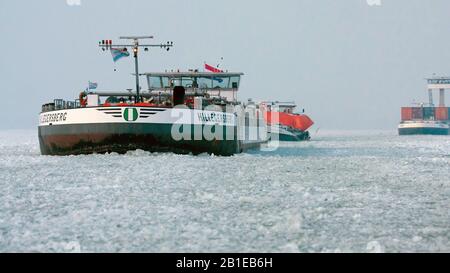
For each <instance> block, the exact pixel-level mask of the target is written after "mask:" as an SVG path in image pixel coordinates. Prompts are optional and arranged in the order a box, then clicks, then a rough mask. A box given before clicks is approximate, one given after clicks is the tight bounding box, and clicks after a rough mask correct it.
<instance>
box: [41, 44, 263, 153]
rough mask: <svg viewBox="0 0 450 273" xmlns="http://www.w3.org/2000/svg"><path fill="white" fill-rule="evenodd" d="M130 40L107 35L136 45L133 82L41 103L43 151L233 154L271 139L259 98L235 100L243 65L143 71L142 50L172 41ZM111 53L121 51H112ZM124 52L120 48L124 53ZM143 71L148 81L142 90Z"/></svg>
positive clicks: (119, 47)
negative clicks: (133, 85) (125, 86)
mask: <svg viewBox="0 0 450 273" xmlns="http://www.w3.org/2000/svg"><path fill="white" fill-rule="evenodd" d="M150 38H152V37H142V36H140V37H122V39H131V40H133V42H134V43H133V44H131V45H114V44H113V43H112V41H111V40H102V41H101V42H100V44H99V46H100V47H101V48H102V49H103V50H104V51H108V50H115V51H116V53H117V52H118V51H121V52H122V54H123V56H127V47H129V48H131V49H132V51H133V52H134V58H135V67H136V71H135V78H136V90H134V91H132V90H127V91H103V92H99V91H95V92H94V91H92V90H87V91H84V92H81V93H80V95H79V97H78V99H76V100H74V101H64V100H62V99H56V100H54V101H53V102H51V103H47V104H44V105H43V106H42V112H41V113H40V116H39V127H38V136H39V144H40V150H41V153H42V154H43V155H79V154H92V153H111V152H116V153H120V154H122V153H126V152H127V151H131V150H138V149H140V150H144V151H150V152H174V153H180V154H194V155H196V154H201V153H209V154H215V155H223V156H230V155H233V154H236V153H241V152H244V151H246V150H248V149H252V148H258V147H260V145H261V144H263V143H265V142H267V131H266V124H265V121H264V119H263V118H262V114H261V113H260V110H259V108H258V107H257V105H255V104H251V103H248V104H243V103H241V102H239V101H238V100H237V92H238V90H239V86H240V80H241V77H242V76H243V73H230V72H223V71H213V72H209V71H207V72H199V71H198V70H190V71H187V72H180V71H176V72H173V71H170V72H167V71H166V72H156V73H143V74H139V72H138V61H137V60H138V51H139V49H140V48H142V47H144V48H145V51H148V48H150V47H162V48H167V49H169V48H170V47H171V46H172V44H173V43H168V44H160V45H140V40H141V39H150ZM112 54H113V57H117V56H116V55H115V53H112ZM119 54H120V53H119ZM142 76H143V77H145V78H146V80H147V84H148V89H147V90H145V91H143V90H141V87H140V83H139V78H140V77H142Z"/></svg>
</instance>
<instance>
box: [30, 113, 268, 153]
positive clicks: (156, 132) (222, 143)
mask: <svg viewBox="0 0 450 273" xmlns="http://www.w3.org/2000/svg"><path fill="white" fill-rule="evenodd" d="M240 124H241V122H240V121H239V119H238V118H237V117H236V115H235V114H233V113H224V112H218V111H217V112H216V111H204V110H193V109H184V108H183V109H178V108H153V107H132V106H130V107H91V108H77V109H66V110H59V111H51V112H44V113H41V114H40V120H39V143H40V149H41V153H42V154H43V155H73V154H75V155H76V154H91V153H109V152H117V153H125V152H127V151H130V150H137V149H141V150H145V151H151V152H174V153H182V154H186V153H192V154H201V153H210V154H216V155H224V156H229V155H233V154H236V153H240V152H243V151H245V150H246V149H249V148H256V147H259V146H260V144H262V143H264V142H265V141H266V140H265V139H264V134H261V137H258V138H257V139H254V140H249V139H245V138H244V139H243V138H242V137H240V136H241V135H245V133H244V134H243V132H242V130H244V131H245V130H247V129H249V128H248V127H245V126H240ZM244 124H245V123H244ZM254 129H257V128H254Z"/></svg>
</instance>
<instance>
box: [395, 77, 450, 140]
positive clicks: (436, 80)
mask: <svg viewBox="0 0 450 273" xmlns="http://www.w3.org/2000/svg"><path fill="white" fill-rule="evenodd" d="M427 82H428V96H429V102H428V103H427V104H425V103H422V104H420V105H418V106H415V107H402V109H401V119H402V120H401V122H400V124H399V126H398V133H399V135H449V134H450V119H449V111H450V108H448V107H446V106H445V91H446V90H448V89H450V77H433V78H429V79H427ZM434 90H439V106H437V107H436V106H435V105H434V101H433V91H434Z"/></svg>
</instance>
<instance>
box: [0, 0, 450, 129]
mask: <svg viewBox="0 0 450 273" xmlns="http://www.w3.org/2000/svg"><path fill="white" fill-rule="evenodd" d="M449 11H450V1H448V0H433V1H425V0H382V5H381V6H369V5H368V4H367V2H366V0H293V1H287V0H286V1H283V0H279V1H261V0H259V1H256V0H255V1H242V0H227V1H216V0H183V1H167V0H164V1H162V0H161V1H159V0H152V1H151V0H147V1H144V0H130V1H125V0H113V1H111V0H108V1H107V0H81V5H80V6H69V5H68V4H67V3H66V0H41V1H24V0H14V1H13V0H1V1H0V52H1V54H2V56H1V61H0V80H1V85H0V88H1V91H0V93H1V95H2V102H3V105H2V107H1V108H0V109H1V110H0V111H1V116H2V117H3V122H2V123H1V124H0V129H15V128H36V126H37V124H38V114H39V112H40V107H41V104H43V103H46V102H50V101H52V100H53V99H54V98H63V99H70V100H74V99H75V97H76V96H78V93H79V92H80V91H82V90H84V89H85V88H86V86H87V82H88V81H89V80H91V81H95V82H98V83H99V90H111V89H113V90H123V89H126V88H133V87H134V80H133V77H132V76H131V74H130V73H132V72H133V62H132V58H129V59H123V60H121V61H119V62H118V63H117V64H116V65H114V63H113V61H112V58H111V55H110V54H109V53H103V52H102V51H101V50H99V48H98V47H97V44H98V41H99V40H101V39H113V40H114V41H116V42H117V40H118V39H117V38H118V37H119V36H121V35H154V36H155V39H154V40H153V42H155V43H159V42H165V41H168V40H169V41H173V42H174V43H175V47H174V48H173V50H172V51H170V52H166V51H162V50H160V49H151V50H150V52H149V53H148V54H141V60H140V67H141V72H150V71H161V70H162V71H164V70H166V69H182V70H187V69H190V68H202V66H203V62H208V63H210V64H213V65H216V64H217V63H219V62H221V64H222V66H221V68H223V69H226V70H229V71H238V72H244V73H245V76H244V77H243V79H242V85H241V90H240V94H239V98H240V99H241V100H247V98H253V99H254V100H295V101H296V102H297V103H298V104H299V105H300V108H305V109H306V112H307V113H308V114H310V116H311V117H312V118H313V120H314V121H315V122H316V128H321V129H395V128H396V126H397V123H398V121H399V119H400V109H399V108H400V107H401V106H405V105H409V104H410V103H412V102H413V101H416V102H422V101H423V102H425V101H427V92H426V86H425V81H424V78H425V77H427V76H431V75H432V74H433V73H436V74H437V75H446V74H450V16H449V15H450V14H449ZM221 57H223V58H224V60H223V61H220V58H221ZM114 68H116V69H117V72H114ZM144 87H145V88H146V86H145V85H144ZM449 98H450V92H448V93H447V99H446V102H447V104H450V103H449V102H450V99H449ZM436 101H437V93H436V94H435V102H436Z"/></svg>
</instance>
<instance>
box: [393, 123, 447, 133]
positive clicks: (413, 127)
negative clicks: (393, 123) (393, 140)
mask: <svg viewBox="0 0 450 273" xmlns="http://www.w3.org/2000/svg"><path fill="white" fill-rule="evenodd" d="M398 133H399V135H449V134H450V132H449V124H447V123H444V122H438V121H407V122H402V123H400V125H399V126H398Z"/></svg>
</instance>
